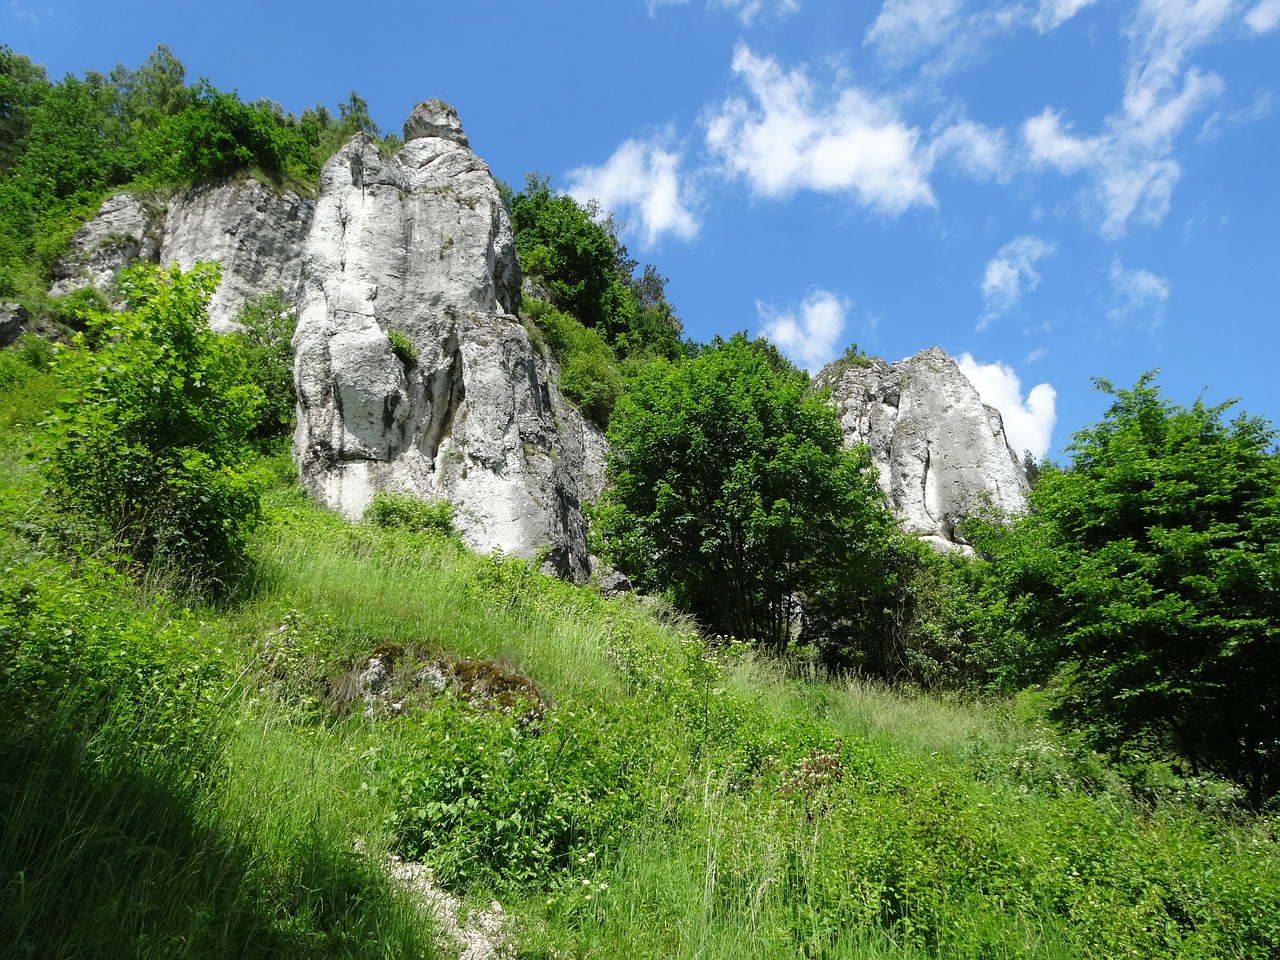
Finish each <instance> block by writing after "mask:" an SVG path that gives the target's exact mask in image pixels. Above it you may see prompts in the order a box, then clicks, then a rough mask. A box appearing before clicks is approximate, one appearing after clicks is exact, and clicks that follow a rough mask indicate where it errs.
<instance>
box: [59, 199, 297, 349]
mask: <svg viewBox="0 0 1280 960" xmlns="http://www.w3.org/2000/svg"><path fill="white" fill-rule="evenodd" d="M314 213H315V203H314V201H311V200H307V199H305V198H303V197H300V196H298V195H297V194H296V193H293V192H292V191H289V192H285V193H278V192H276V191H275V190H272V189H271V188H270V187H267V186H264V185H263V184H261V183H259V182H258V181H257V180H254V179H251V178H250V179H248V180H244V181H232V182H228V183H219V184H212V185H206V186H200V187H196V188H194V189H191V190H187V191H183V192H181V193H179V194H177V195H176V196H173V197H171V198H169V199H167V200H161V199H154V198H151V199H144V198H139V197H135V196H133V195H131V194H127V193H122V194H117V195H116V196H113V197H108V198H107V199H106V200H105V201H103V204H102V207H101V208H100V209H99V210H98V214H97V216H95V217H94V218H93V219H92V220H90V221H89V222H88V223H87V224H85V225H84V226H83V227H82V228H81V229H80V230H78V231H77V232H76V233H75V234H74V235H73V236H72V238H71V242H70V244H69V246H68V249H67V253H66V254H65V255H64V256H63V257H61V258H60V259H59V260H58V262H57V263H56V264H54V268H53V278H54V282H53V286H52V287H51V288H50V291H49V292H50V293H52V294H55V295H63V294H67V293H70V292H72V291H73V290H76V289H79V288H81V287H85V286H94V287H97V288H98V289H99V290H103V291H107V292H109V291H110V290H111V288H112V284H113V282H114V281H115V279H116V278H117V277H118V276H119V275H120V271H121V270H123V269H124V268H125V267H126V266H128V265H129V264H130V263H132V262H134V261H135V260H147V261H150V262H152V263H166V264H167V263H173V262H176V263H177V264H178V265H179V266H180V267H181V268H182V269H183V270H190V269H191V267H192V266H193V265H194V264H195V263H196V261H198V260H206V261H210V260H211V261H215V262H216V263H218V264H220V265H221V267H222V280H221V282H220V283H219V285H218V289H217V290H216V291H215V292H214V295H213V299H212V300H211V301H210V303H209V323H210V326H211V327H213V329H215V330H219V331H226V330H230V329H232V327H233V322H232V318H233V317H234V316H235V313H236V311H237V310H239V309H240V307H241V305H243V303H244V301H245V300H248V299H250V298H251V297H255V296H259V295H261V294H264V293H269V292H271V291H272V290H277V289H279V290H282V291H283V292H284V295H285V297H286V298H291V297H292V295H293V293H294V291H295V290H296V288H297V286H298V280H299V269H300V267H301V264H302V250H303V246H304V244H305V243H306V239H307V234H308V233H309V232H310V229H311V220H312V217H313V216H314Z"/></svg>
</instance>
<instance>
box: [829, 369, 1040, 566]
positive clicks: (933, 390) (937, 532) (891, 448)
mask: <svg viewBox="0 0 1280 960" xmlns="http://www.w3.org/2000/svg"><path fill="white" fill-rule="evenodd" d="M861 363H862V365H859V364H858V363H851V362H850V361H847V360H838V361H836V362H835V363H832V364H829V365H828V366H827V367H826V368H825V369H823V370H822V372H821V373H819V374H818V376H817V377H816V378H815V381H814V385H815V387H829V388H830V389H831V399H832V401H833V402H834V403H835V405H836V408H837V409H838V410H839V412H840V422H841V425H842V427H843V429H844V436H845V442H846V444H849V445H852V444H854V443H865V444H866V445H867V446H868V447H869V448H870V451H871V459H872V462H873V463H874V464H875V466H876V469H877V471H878V472H879V481H880V486H881V488H882V489H883V490H884V492H885V495H886V496H887V497H888V499H889V503H890V505H891V506H892V507H893V509H894V510H895V511H896V512H897V514H898V516H899V518H900V519H901V521H902V526H903V529H904V530H906V531H907V532H909V533H915V534H918V535H920V536H921V537H923V538H925V539H926V540H928V541H929V542H930V543H932V544H933V545H934V546H935V547H937V548H939V549H953V548H954V547H955V546H956V545H957V543H959V542H961V541H960V540H959V538H957V535H956V524H957V523H958V522H959V521H960V520H961V519H963V518H964V517H965V516H966V515H968V514H970V513H972V512H973V511H974V510H975V509H976V508H977V507H979V506H980V505H981V503H982V501H983V499H985V498H990V501H991V503H992V504H993V505H995V506H996V507H999V508H1001V509H1004V510H1010V511H1018V510H1022V509H1023V508H1024V507H1025V505H1026V495H1027V489H1028V488H1027V479H1026V476H1025V474H1024V473H1023V471H1022V466H1021V464H1020V463H1019V462H1018V458H1017V456H1016V455H1015V454H1014V453H1013V451H1012V450H1011V449H1010V448H1009V443H1008V440H1007V439H1006V437H1005V433H1004V422H1003V420H1002V419H1001V417H1000V412H999V411H998V410H996V409H995V408H994V407H988V406H985V405H984V404H983V403H982V400H981V398H980V397H979V396H978V392H977V390H975V389H974V387H973V385H972V384H971V383H970V382H969V380H968V378H966V377H965V375H964V374H963V373H962V372H961V371H960V368H959V367H958V366H957V365H956V363H955V361H954V360H952V359H951V358H950V357H949V356H947V354H946V352H945V351H943V350H942V349H941V348H939V347H932V348H930V349H928V350H924V351H921V352H920V353H918V354H916V355H915V356H913V357H909V358H907V359H906V360H902V361H900V362H898V363H894V364H888V363H885V362H884V361H883V360H877V359H866V360H865V361H862V362H861Z"/></svg>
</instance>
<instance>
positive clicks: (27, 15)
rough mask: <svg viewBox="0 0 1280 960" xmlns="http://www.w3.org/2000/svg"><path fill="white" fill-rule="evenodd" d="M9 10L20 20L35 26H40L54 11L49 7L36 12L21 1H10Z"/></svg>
mask: <svg viewBox="0 0 1280 960" xmlns="http://www.w3.org/2000/svg"><path fill="white" fill-rule="evenodd" d="M9 10H10V12H11V13H12V14H13V15H14V16H15V17H17V18H18V19H19V20H26V21H28V22H29V23H31V24H32V25H33V26H37V27H38V26H39V25H40V20H41V18H42V17H47V16H50V15H51V14H52V13H53V11H52V10H50V9H49V8H48V7H44V8H41V9H40V10H35V9H33V8H32V7H30V6H28V5H27V4H25V3H22V2H21V0H9Z"/></svg>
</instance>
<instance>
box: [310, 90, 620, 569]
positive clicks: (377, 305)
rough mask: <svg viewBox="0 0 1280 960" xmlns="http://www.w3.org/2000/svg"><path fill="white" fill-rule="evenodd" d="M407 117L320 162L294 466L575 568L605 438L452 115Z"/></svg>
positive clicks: (351, 503)
mask: <svg viewBox="0 0 1280 960" xmlns="http://www.w3.org/2000/svg"><path fill="white" fill-rule="evenodd" d="M404 133H405V144H404V146H403V147H402V148H401V149H400V150H399V151H398V152H397V153H395V154H394V155H390V156H388V155H387V154H385V153H383V152H382V150H381V149H380V148H379V147H378V145H377V144H376V143H375V142H374V141H373V140H372V139H371V138H369V137H366V136H363V135H359V136H357V137H356V138H355V139H354V140H352V141H351V142H350V143H349V144H347V146H346V147H344V148H343V149H342V150H341V151H339V152H338V153H337V154H335V155H334V156H333V157H332V158H331V159H330V160H329V162H328V163H327V164H326V165H325V168H324V171H323V173H322V175H321V181H320V191H319V198H318V200H317V202H316V208H315V216H314V221H313V223H312V227H311V232H310V235H309V237H308V240H307V243H306V248H305V253H304V255H303V258H302V273H301V284H300V287H299V293H298V300H297V304H298V330H297V334H296V336H295V338H294V348H295V366H294V371H295V374H294V378H295V383H296V384H297V387H298V398H299V416H298V428H297V432H296V434H295V436H294V457H295V460H296V461H297V462H298V465H299V468H300V472H301V476H302V481H303V483H304V484H305V485H306V486H307V488H308V489H309V490H310V491H311V492H312V494H313V495H314V496H316V497H317V498H318V499H320V500H321V501H322V502H324V503H326V504H328V505H329V506H331V507H333V508H334V509H337V510H339V511H341V512H342V513H343V514H345V515H346V516H348V517H352V518H355V517H358V516H359V515H360V514H361V513H362V512H363V511H364V509H365V507H366V506H367V505H368V503H369V502H370V500H371V499H372V497H373V495H374V493H375V492H377V491H379V490H397V491H404V492H409V493H412V494H415V495H417V496H421V497H429V496H443V497H447V498H448V499H449V500H450V502H451V503H452V504H453V506H454V508H455V517H456V523H457V525H458V526H459V528H460V530H461V532H462V535H463V537H464V539H465V540H466V541H467V542H468V543H469V544H470V545H471V546H473V547H476V548H478V549H480V550H485V551H488V550H490V549H492V548H494V547H498V548H501V549H502V550H503V551H505V552H508V553H513V554H517V555H520V556H523V557H532V556H534V555H535V554H536V553H537V552H538V551H539V550H541V549H546V550H548V553H547V561H548V563H549V564H550V565H551V566H552V567H553V568H554V569H555V570H556V571H557V572H559V573H560V574H561V575H564V576H569V577H572V578H574V579H577V580H584V579H586V577H587V575H588V573H589V561H588V556H587V550H586V542H585V532H584V529H583V522H582V514H581V503H582V502H583V501H584V500H587V499H591V498H594V497H595V496H596V495H597V494H598V493H599V489H600V487H601V485H602V483H603V462H604V441H603V437H602V436H601V435H600V432H599V430H597V429H596V428H595V427H594V426H592V425H591V424H589V423H588V422H587V421H586V420H585V419H584V418H583V417H582V416H581V415H580V414H579V413H578V412H577V411H576V410H575V409H574V408H573V407H572V406H570V405H569V404H567V403H566V402H565V401H564V400H563V399H562V398H561V396H560V393H559V390H558V388H557V387H556V385H555V382H554V379H553V376H552V373H551V369H550V366H549V361H547V360H546V359H544V358H543V357H542V356H541V355H540V354H539V353H538V351H537V350H535V349H534V348H533V346H532V345H531V344H530V341H529V337H528V334H527V332H526V331H525V328H524V327H523V325H522V324H521V323H520V321H519V319H518V318H517V317H515V316H513V315H512V313H511V311H513V310H514V309H515V308H516V307H517V306H518V304H519V302H520V267H519V263H518V261H517V260H516V255H515V242H514V238H513V234H512V230H511V224H510V221H509V220H508V218H507V215H506V211H505V209H504V207H503V205H502V202H501V199H500V198H499V196H498V190H497V186H496V184H495V183H494V181H493V177H492V176H491V175H490V173H489V170H488V167H486V166H485V164H484V162H483V161H482V160H480V158H479V157H477V156H476V155H475V154H474V153H472V152H471V150H470V149H469V147H468V146H467V140H466V137H465V135H464V134H463V133H462V127H461V124H460V123H459V122H458V118H457V114H456V113H454V111H453V109H452V108H451V107H449V106H447V105H446V104H443V103H440V102H439V101H431V102H429V103H424V104H419V105H418V106H417V107H416V108H415V109H414V112H413V116H412V117H410V119H409V121H408V122H407V123H406V124H405V128H404Z"/></svg>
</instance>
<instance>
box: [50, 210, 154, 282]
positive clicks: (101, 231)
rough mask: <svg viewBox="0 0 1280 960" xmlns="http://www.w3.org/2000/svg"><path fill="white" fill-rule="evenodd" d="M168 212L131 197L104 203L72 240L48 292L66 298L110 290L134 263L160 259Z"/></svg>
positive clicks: (54, 270)
mask: <svg viewBox="0 0 1280 960" xmlns="http://www.w3.org/2000/svg"><path fill="white" fill-rule="evenodd" d="M163 224H164V209H163V207H158V206H155V205H151V204H146V203H144V202H143V201H142V200H139V199H138V198H137V197H135V196H133V195H132V194H128V193H119V194H116V195H115V196H112V197H107V199H106V200H103V201H102V206H101V207H99V208H98V212H97V214H96V215H95V216H94V217H93V219H91V220H90V221H89V222H88V223H86V224H85V225H84V226H83V227H81V228H80V229H79V230H77V231H76V232H75V233H74V234H72V236H71V240H70V241H69V242H68V244H67V252H66V253H65V254H63V255H62V256H61V257H60V258H59V259H58V261H57V262H56V263H55V264H54V265H53V285H52V286H51V287H50V288H49V292H50V293H51V294H53V295H54V296H59V297H61V296H65V295H66V294H68V293H71V292H72V291H74V290H79V289H81V288H82V287H89V286H92V287H97V288H98V289H99V290H101V291H103V292H104V293H105V292H107V291H109V290H110V289H111V287H112V285H113V284H114V283H115V280H116V278H117V277H118V276H120V271H121V270H123V269H124V268H125V267H127V266H128V265H129V264H131V263H133V262H134V261H135V260H150V261H152V262H155V261H157V260H158V259H159V256H160V231H161V230H162V229H163Z"/></svg>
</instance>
